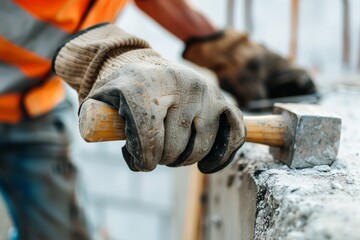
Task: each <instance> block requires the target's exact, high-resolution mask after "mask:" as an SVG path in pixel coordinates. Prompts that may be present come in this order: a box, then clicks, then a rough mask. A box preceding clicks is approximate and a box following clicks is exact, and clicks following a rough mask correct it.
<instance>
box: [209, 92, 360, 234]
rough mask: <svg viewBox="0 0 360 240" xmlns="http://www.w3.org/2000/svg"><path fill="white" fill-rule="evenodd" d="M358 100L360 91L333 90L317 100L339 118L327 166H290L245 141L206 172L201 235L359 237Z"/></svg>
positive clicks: (359, 113) (262, 148)
mask: <svg viewBox="0 0 360 240" xmlns="http://www.w3.org/2000/svg"><path fill="white" fill-rule="evenodd" d="M349 94H351V98H350V97H349ZM359 101H360V94H359V93H334V94H331V95H329V96H327V97H326V98H324V100H323V101H322V103H321V104H322V105H323V106H324V107H325V108H327V109H328V110H330V111H333V112H335V113H336V114H338V115H340V116H341V117H342V120H343V129H342V136H341V142H340V150H339V156H338V159H337V160H336V161H335V162H334V163H333V164H332V165H331V166H328V165H321V166H315V167H313V168H306V169H289V168H288V167H287V166H286V165H284V164H282V163H280V162H278V161H276V160H274V159H273V158H272V157H271V156H270V154H269V153H268V148H267V147H266V146H261V145H256V144H248V143H246V144H245V145H244V147H243V148H242V149H241V150H240V151H239V153H238V159H237V161H234V163H233V164H232V165H231V166H229V167H228V168H227V169H225V170H224V171H222V172H220V173H219V174H214V175H211V177H210V180H209V186H210V187H209V195H208V199H209V200H208V214H207V218H206V226H207V228H206V239H210V240H215V239H320V240H321V239H359V236H360V228H359V227H358V226H360V208H359V206H360V156H359V152H360V149H359V146H360V144H359V143H360V134H359V133H360V124H359V123H360V111H355V109H357V106H356V103H357V102H359ZM314 147H316V146H314Z"/></svg>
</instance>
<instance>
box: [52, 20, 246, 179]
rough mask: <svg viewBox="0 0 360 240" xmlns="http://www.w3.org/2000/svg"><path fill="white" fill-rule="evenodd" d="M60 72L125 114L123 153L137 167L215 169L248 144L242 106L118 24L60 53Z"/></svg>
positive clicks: (56, 65)
mask: <svg viewBox="0 0 360 240" xmlns="http://www.w3.org/2000/svg"><path fill="white" fill-rule="evenodd" d="M54 59H55V60H54V69H55V72H56V73H57V74H58V75H60V76H61V77H63V78H64V80H65V81H66V82H68V83H69V84H70V85H71V86H72V87H73V88H75V89H76V90H77V91H78V92H79V98H80V102H83V101H84V100H86V99H87V98H93V99H96V100H100V101H103V102H105V103H108V104H111V105H112V106H114V107H116V108H118V109H119V114H120V115H121V116H122V117H124V118H125V119H126V124H127V126H126V130H125V132H126V136H127V139H128V140H127V142H126V146H125V147H124V148H123V154H124V158H125V160H126V162H127V164H128V166H129V167H130V169H132V170H134V171H150V170H153V169H154V168H155V167H156V165H157V164H165V165H168V166H183V165H188V164H193V163H196V162H199V163H198V167H199V169H200V171H202V172H203V173H212V172H215V171H218V170H220V169H222V168H223V167H225V166H226V165H227V164H228V163H230V161H231V160H232V159H233V157H234V154H235V152H236V150H237V149H238V148H239V147H240V146H241V145H242V144H243V143H244V140H245V127H244V123H243V119H242V114H241V112H240V110H239V109H237V108H236V107H234V106H232V105H230V104H229V103H227V102H226V101H225V100H224V98H223V96H222V95H221V93H220V91H219V89H218V88H217V87H216V86H213V85H211V84H209V83H208V82H206V81H205V80H204V79H203V78H202V77H201V76H200V75H198V74H197V73H195V72H194V71H192V70H191V69H189V68H186V67H184V66H181V65H179V64H176V63H172V62H169V61H167V60H165V59H163V58H161V56H160V55H159V54H158V53H157V52H155V51H154V50H152V49H151V48H150V47H149V45H148V44H147V43H146V42H145V41H144V40H141V39H138V38H136V37H134V36H132V35H129V34H127V33H125V32H123V31H121V30H120V29H119V28H117V27H116V26H114V25H111V24H108V25H101V26H97V27H96V28H94V29H90V30H86V31H85V32H83V33H81V34H80V36H78V37H76V38H74V39H73V40H71V41H70V42H68V43H67V44H65V46H63V47H62V48H61V49H60V50H59V53H58V54H57V56H55V57H54Z"/></svg>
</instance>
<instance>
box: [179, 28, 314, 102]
mask: <svg viewBox="0 0 360 240" xmlns="http://www.w3.org/2000/svg"><path fill="white" fill-rule="evenodd" d="M183 57H184V58H185V59H187V60H189V61H192V62H194V63H196V64H198V65H200V66H203V67H207V68H209V69H211V70H213V71H214V72H215V73H216V75H217V77H218V80H219V84H220V87H221V88H223V89H224V90H225V91H228V92H230V93H231V94H233V95H234V97H235V98H236V100H237V102H238V104H239V105H240V106H243V107H246V105H247V103H248V102H249V101H251V100H257V99H265V98H278V97H285V96H295V95H303V94H310V93H315V92H316V88H315V85H314V83H313V81H312V79H311V77H310V76H309V74H308V73H307V72H306V71H304V70H303V69H300V68H296V67H295V66H292V65H291V64H290V62H289V61H288V60H287V59H285V58H283V57H281V56H279V55H278V54H275V53H274V52H271V51H270V50H268V49H267V48H265V47H264V46H262V45H259V44H256V43H254V42H252V41H250V40H249V38H248V36H247V35H246V34H242V33H238V32H235V31H232V30H227V31H225V32H219V33H217V34H214V35H212V36H208V37H195V38H191V39H189V41H187V43H186V48H185V50H184V52H183Z"/></svg>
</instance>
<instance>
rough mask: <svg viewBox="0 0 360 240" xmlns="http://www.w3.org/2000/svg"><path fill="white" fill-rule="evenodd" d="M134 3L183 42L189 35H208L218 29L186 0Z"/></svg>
mask: <svg viewBox="0 0 360 240" xmlns="http://www.w3.org/2000/svg"><path fill="white" fill-rule="evenodd" d="M135 3H136V5H137V6H138V7H139V8H140V9H141V10H142V11H144V12H145V13H146V14H147V15H149V16H150V17H151V18H152V19H154V20H155V21H156V22H158V23H159V24H160V25H161V26H163V27H164V28H165V29H167V30H168V31H169V32H171V33H172V34H174V35H175V36H177V37H178V38H179V39H181V40H183V41H184V42H185V41H186V40H188V39H189V38H191V37H194V36H209V35H212V34H214V33H216V32H219V30H220V29H219V28H217V27H216V26H215V25H214V24H213V23H211V22H210V21H209V19H208V18H206V16H205V15H204V14H202V13H201V12H200V11H198V10H197V9H196V8H195V6H193V5H192V4H191V2H189V1H187V0H136V1H135Z"/></svg>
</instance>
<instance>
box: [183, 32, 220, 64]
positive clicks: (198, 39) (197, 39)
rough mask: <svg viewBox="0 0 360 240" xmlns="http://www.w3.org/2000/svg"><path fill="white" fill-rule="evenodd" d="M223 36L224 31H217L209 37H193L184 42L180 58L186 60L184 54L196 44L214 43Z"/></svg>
mask: <svg viewBox="0 0 360 240" xmlns="http://www.w3.org/2000/svg"><path fill="white" fill-rule="evenodd" d="M224 34H225V31H223V30H222V31H219V32H216V33H214V34H211V35H207V36H201V37H199V36H195V37H191V38H189V39H188V40H186V41H185V48H184V51H183V53H182V57H183V58H185V59H186V57H185V56H186V53H187V51H188V50H189V48H190V47H191V46H192V45H193V44H196V43H205V42H211V41H215V40H218V39H219V38H222V37H223V36H224Z"/></svg>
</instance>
